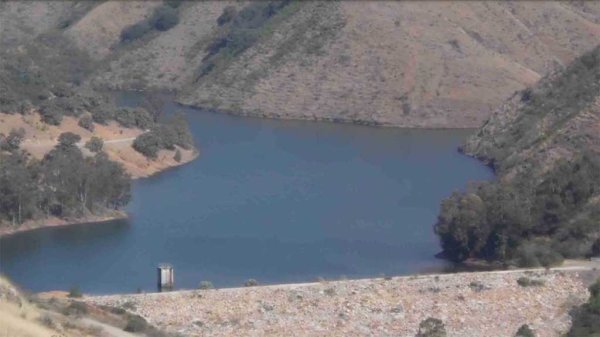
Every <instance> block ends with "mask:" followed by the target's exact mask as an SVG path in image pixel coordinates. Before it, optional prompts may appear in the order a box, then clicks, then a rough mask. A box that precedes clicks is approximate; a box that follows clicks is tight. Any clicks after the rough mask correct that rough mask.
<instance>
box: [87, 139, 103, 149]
mask: <svg viewBox="0 0 600 337" xmlns="http://www.w3.org/2000/svg"><path fill="white" fill-rule="evenodd" d="M85 147H86V148H87V149H88V150H90V151H91V152H94V153H98V152H100V151H102V148H103V147H104V141H103V140H102V139H101V138H98V137H92V138H90V140H88V141H87V142H86V143H85Z"/></svg>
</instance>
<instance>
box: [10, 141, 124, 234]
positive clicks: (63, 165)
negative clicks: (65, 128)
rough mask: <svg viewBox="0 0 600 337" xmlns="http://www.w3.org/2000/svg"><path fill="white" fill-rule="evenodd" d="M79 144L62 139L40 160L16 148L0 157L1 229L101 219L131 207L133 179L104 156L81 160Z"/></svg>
mask: <svg viewBox="0 0 600 337" xmlns="http://www.w3.org/2000/svg"><path fill="white" fill-rule="evenodd" d="M79 140H80V137H79V136H78V135H75V134H72V133H64V134H61V136H60V137H59V143H58V144H57V145H56V147H55V148H54V149H52V150H51V151H50V152H48V154H46V156H45V157H44V158H43V159H42V160H41V161H38V160H35V159H30V158H29V156H28V155H27V154H25V153H24V152H22V151H19V150H18V149H15V150H13V151H11V152H2V153H0V224H2V223H4V224H7V223H9V224H12V225H15V226H16V225H19V224H21V223H23V222H24V221H27V220H30V219H38V218H44V217H47V216H56V217H59V218H73V217H82V216H86V215H90V214H102V213H103V212H105V211H107V210H115V209H119V208H121V207H123V206H125V205H126V204H127V203H128V202H129V199H130V185H131V178H130V177H129V175H128V174H127V173H126V172H125V170H124V169H123V167H122V166H121V165H120V164H118V163H115V162H113V161H111V160H109V158H108V156H107V155H106V154H105V153H103V152H99V153H97V154H96V155H95V156H93V157H84V155H83V154H82V152H81V150H80V149H79V148H78V147H77V145H76V144H77V142H78V141H79Z"/></svg>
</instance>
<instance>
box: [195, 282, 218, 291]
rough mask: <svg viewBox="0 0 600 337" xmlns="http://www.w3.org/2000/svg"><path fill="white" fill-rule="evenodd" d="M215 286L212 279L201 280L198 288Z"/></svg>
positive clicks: (203, 288) (204, 288)
mask: <svg viewBox="0 0 600 337" xmlns="http://www.w3.org/2000/svg"><path fill="white" fill-rule="evenodd" d="M213 288H214V286H213V284H212V283H211V282H210V281H202V282H200V284H198V289H202V290H206V289H213Z"/></svg>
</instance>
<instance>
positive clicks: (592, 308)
mask: <svg viewBox="0 0 600 337" xmlns="http://www.w3.org/2000/svg"><path fill="white" fill-rule="evenodd" d="M590 294H591V296H590V299H589V300H588V302H587V303H585V304H583V305H582V306H580V307H578V308H576V309H574V310H573V311H572V312H571V316H572V322H573V323H572V324H571V329H570V330H569V332H568V333H567V334H566V335H565V336H566V337H596V336H600V279H598V280H597V281H596V283H594V284H593V285H592V286H591V287H590Z"/></svg>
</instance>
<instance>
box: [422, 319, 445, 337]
mask: <svg viewBox="0 0 600 337" xmlns="http://www.w3.org/2000/svg"><path fill="white" fill-rule="evenodd" d="M416 337H446V327H445V326H444V322H442V321H441V320H439V319H437V318H433V317H429V318H427V319H426V320H424V321H422V322H421V323H420V324H419V332H418V333H417V335H416Z"/></svg>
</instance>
